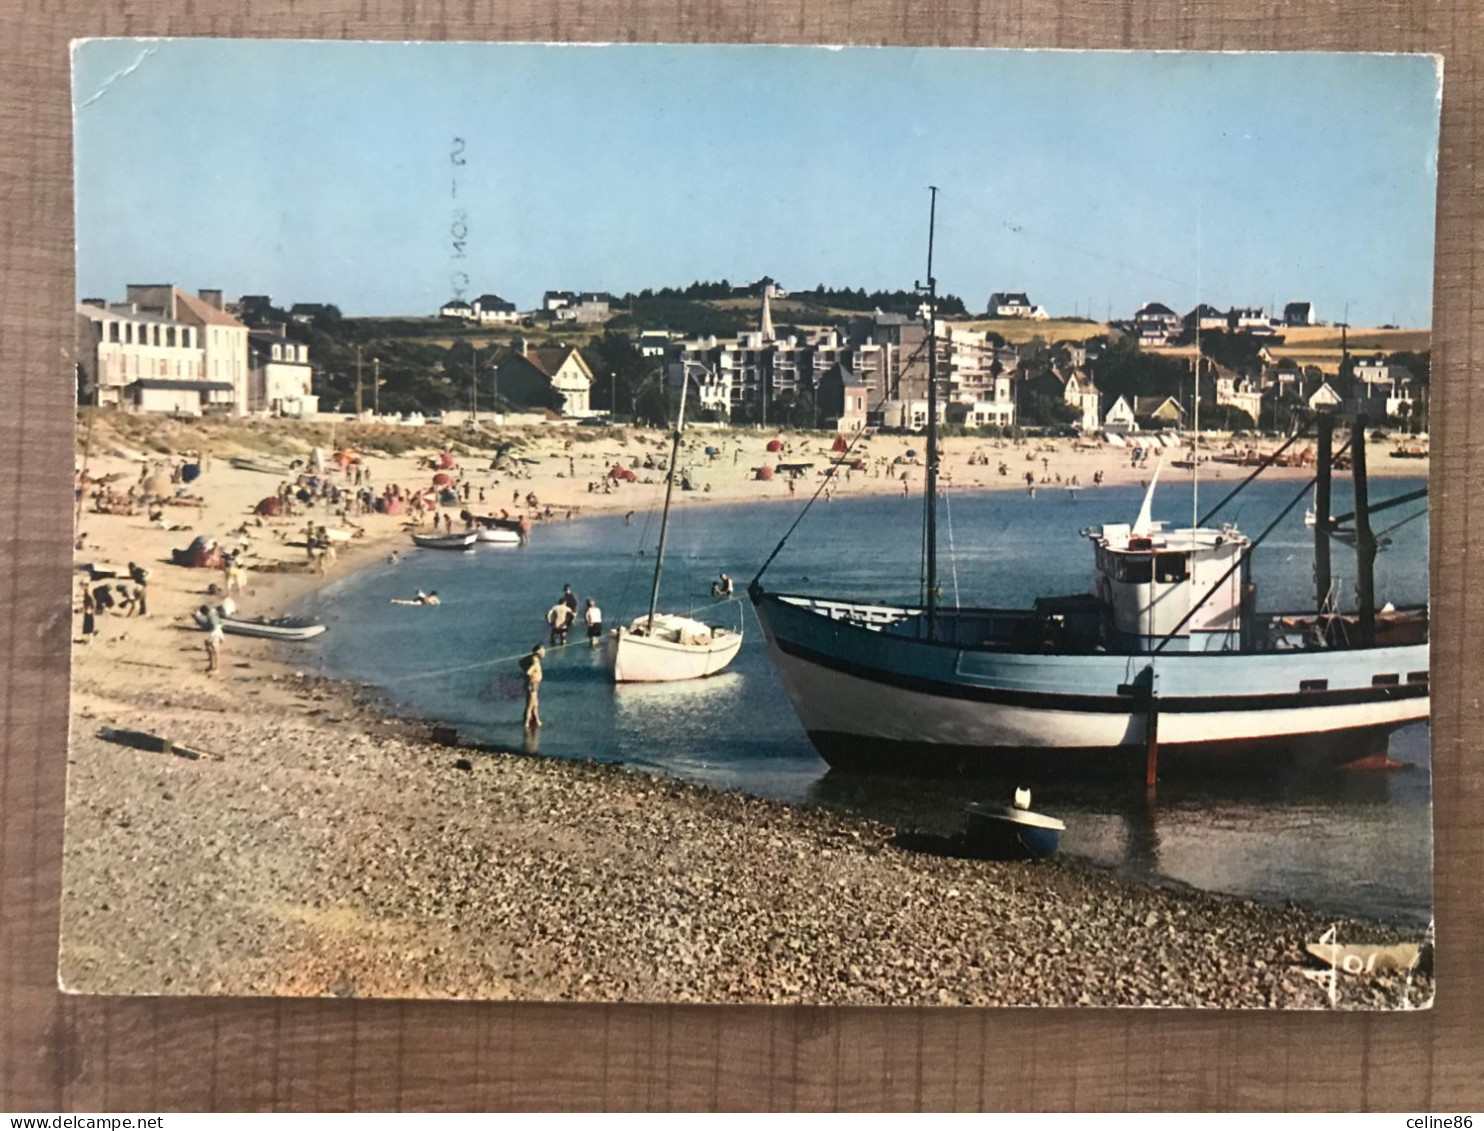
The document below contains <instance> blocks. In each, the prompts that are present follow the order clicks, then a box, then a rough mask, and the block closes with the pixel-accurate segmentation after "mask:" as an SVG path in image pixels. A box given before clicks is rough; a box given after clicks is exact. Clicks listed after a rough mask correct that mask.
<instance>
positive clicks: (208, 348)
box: [76, 283, 319, 416]
mask: <svg viewBox="0 0 1484 1131" xmlns="http://www.w3.org/2000/svg"><path fill="white" fill-rule="evenodd" d="M76 322H77V344H78V359H77V363H78V366H79V368H80V370H81V372H82V377H83V384H84V388H85V389H87V390H88V391H89V399H90V400H91V402H92V403H93V404H96V405H104V406H109V407H114V408H121V409H128V410H132V411H136V412H165V413H175V414H184V415H200V414H203V413H219V414H224V415H235V416H241V415H245V414H246V413H250V412H251V413H271V414H274V415H288V416H303V415H308V414H310V413H314V412H317V411H318V408H319V404H318V398H317V397H316V396H315V395H314V394H313V392H312V369H311V367H310V363H309V351H308V347H306V346H305V345H303V344H302V343H299V342H295V341H291V340H290V339H289V338H288V335H287V327H286V326H285V325H283V324H282V323H276V324H270V325H268V326H265V327H262V328H258V329H251V328H249V327H248V325H247V324H246V323H245V322H243V321H241V320H240V319H239V318H238V317H237V316H236V315H235V314H233V313H232V312H231V311H230V310H229V309H228V308H227V306H226V304H225V303H224V302H223V301H222V292H221V291H220V290H201V291H197V292H196V293H195V294H190V293H189V292H187V291H184V290H182V289H181V288H180V287H177V286H175V285H173V284H170V283H136V284H130V285H129V286H128V288H127V289H126V293H125V298H124V301H123V302H114V303H110V302H108V301H107V300H105V299H101V298H87V299H84V300H83V301H82V302H80V303H78V304H77V307H76Z"/></svg>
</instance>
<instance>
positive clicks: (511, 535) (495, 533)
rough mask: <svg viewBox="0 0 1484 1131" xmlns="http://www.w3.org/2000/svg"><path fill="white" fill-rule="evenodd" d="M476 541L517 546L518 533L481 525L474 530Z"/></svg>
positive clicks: (518, 543)
mask: <svg viewBox="0 0 1484 1131" xmlns="http://www.w3.org/2000/svg"><path fill="white" fill-rule="evenodd" d="M474 540H475V541H476V542H489V543H493V544H494V545H496V546H519V545H520V535H519V534H517V533H516V532H515V531H514V530H504V529H501V528H499V527H491V526H481V527H479V529H477V530H476V531H475V532H474Z"/></svg>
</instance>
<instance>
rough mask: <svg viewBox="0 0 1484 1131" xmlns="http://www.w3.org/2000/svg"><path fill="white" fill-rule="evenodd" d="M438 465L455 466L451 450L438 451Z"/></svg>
mask: <svg viewBox="0 0 1484 1131" xmlns="http://www.w3.org/2000/svg"><path fill="white" fill-rule="evenodd" d="M438 466H439V467H454V466H456V465H455V463H454V458H453V453H452V452H440V453H439V455H438Z"/></svg>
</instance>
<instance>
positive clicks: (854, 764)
mask: <svg viewBox="0 0 1484 1131" xmlns="http://www.w3.org/2000/svg"><path fill="white" fill-rule="evenodd" d="M757 607H758V616H759V619H760V620H761V621H762V624H763V628H764V633H765V636H766V639H767V643H768V647H769V650H770V652H771V654H772V657H773V659H774V662H775V663H776V664H777V667H778V671H779V674H780V676H781V677H782V680H783V683H784V687H785V689H786V690H787V692H788V695H789V698H790V700H791V701H792V703H793V705H794V709H795V710H796V711H797V712H798V715H799V717H800V719H801V721H802V722H803V724H804V729H805V730H806V731H807V732H808V734H809V738H810V740H811V741H812V742H813V743H814V746H815V748H816V749H817V750H818V751H819V753H820V755H821V756H822V757H823V758H824V759H825V760H826V761H827V762H829V763H830V765H831V766H834V767H836V768H839V769H844V770H861V771H872V772H889V773H923V774H959V773H1000V772H1005V773H1008V772H1012V771H1015V772H1025V771H1034V772H1042V773H1056V772H1060V771H1065V772H1068V773H1071V772H1085V771H1086V770H1089V769H1095V768H1105V769H1108V770H1112V771H1116V770H1119V769H1122V768H1126V767H1129V766H1133V765H1137V766H1142V765H1143V762H1144V759H1145V756H1146V752H1147V740H1148V735H1149V725H1150V718H1151V712H1150V703H1151V699H1150V696H1149V691H1148V689H1149V688H1150V687H1151V686H1152V687H1153V690H1154V698H1153V700H1152V702H1153V704H1154V708H1155V712H1156V715H1157V720H1158V721H1157V724H1156V725H1157V732H1156V733H1157V738H1158V745H1159V765H1160V769H1161V772H1166V771H1173V770H1176V769H1181V770H1184V769H1191V768H1198V769H1216V768H1219V767H1220V766H1221V765H1223V764H1227V763H1230V764H1233V765H1235V764H1245V763H1246V762H1248V761H1250V760H1252V759H1254V758H1257V759H1263V760H1266V759H1268V758H1271V757H1274V756H1277V757H1280V758H1282V759H1285V760H1293V759H1301V760H1303V761H1306V762H1307V761H1312V760H1314V759H1316V758H1318V759H1321V760H1324V761H1330V762H1334V763H1336V764H1339V763H1343V762H1347V761H1353V760H1354V759H1356V758H1359V757H1361V756H1363V755H1365V754H1369V753H1373V752H1375V749H1376V744H1377V743H1379V742H1382V741H1384V738H1385V736H1386V735H1387V734H1388V733H1389V732H1390V731H1391V730H1393V729H1395V728H1396V727H1398V726H1401V725H1404V724H1406V723H1409V722H1413V721H1416V720H1419V719H1425V718H1427V715H1428V686H1427V663H1428V657H1427V645H1426V644H1417V645H1405V646H1400V647H1387V648H1370V649H1350V650H1333V651H1313V652H1279V653H1269V654H1263V655H1241V654H1234V653H1219V652H1213V653H1171V654H1168V655H1164V654H1162V655H1160V656H1150V655H1131V656H1126V655H1110V654H1104V653H1096V654H1085V655H1084V654H1078V655H1058V654H1041V653H1034V654H1032V653H1012V652H1003V651H991V650H978V649H970V648H961V647H957V646H954V645H946V644H939V643H929V642H926V641H921V640H915V639H911V638H903V637H897V636H893V635H891V634H889V633H886V632H882V631H873V630H871V629H868V628H865V627H863V626H860V625H856V624H850V623H846V622H844V621H842V620H838V619H831V618H830V617H828V616H824V615H820V613H818V612H815V611H811V607H810V605H809V603H808V601H807V599H803V598H780V597H778V596H775V595H768V594H764V595H762V596H761V597H760V598H759V599H758V601H757ZM835 607H836V608H838V607H839V606H838V605H836V606H835ZM1378 681H1380V682H1378Z"/></svg>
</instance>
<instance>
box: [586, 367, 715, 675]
mask: <svg viewBox="0 0 1484 1131" xmlns="http://www.w3.org/2000/svg"><path fill="white" fill-rule="evenodd" d="M689 386H690V381H689V378H688V377H687V376H686V373H685V371H684V369H683V368H682V370H681V377H680V411H679V413H678V414H677V415H676V418H675V435H674V438H673V439H672V441H671V447H670V462H669V466H668V468H667V469H666V473H665V509H664V511H663V512H662V514H661V516H660V541H659V547H658V549H657V550H656V551H655V556H654V581H653V584H652V585H651V586H650V591H649V612H648V613H647V614H646V615H644V616H642V617H639V618H638V619H636V620H635V621H633V622H632V623H631V624H629V625H628V626H627V627H625V626H620V627H618V628H616V629H614V630H613V632H612V633H611V634H610V635H609V637H608V653H607V654H608V662H609V666H610V668H611V670H612V672H613V679H614V682H616V683H671V682H674V681H678V680H685V679H704V678H706V677H707V676H713V675H716V674H717V673H718V672H721V671H724V670H725V669H726V667H727V665H728V664H730V663H731V662H732V660H733V659H734V658H735V657H736V655H737V651H738V649H740V648H741V647H742V631H741V629H740V627H739V628H735V629H734V628H731V627H729V626H727V625H719V624H707V623H705V622H704V621H699V620H697V619H695V618H694V617H691V616H686V615H683V614H676V613H659V612H656V611H655V610H656V606H657V605H658V604H659V597H660V573H661V571H662V570H663V569H664V564H665V536H666V534H667V533H668V531H669V529H670V499H671V497H672V496H673V494H674V492H675V474H676V468H677V466H678V465H679V463H680V436H681V433H682V431H683V430H684V428H685V396H686V390H687V389H688V388H689Z"/></svg>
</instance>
